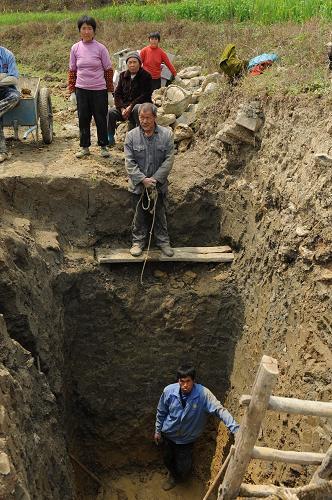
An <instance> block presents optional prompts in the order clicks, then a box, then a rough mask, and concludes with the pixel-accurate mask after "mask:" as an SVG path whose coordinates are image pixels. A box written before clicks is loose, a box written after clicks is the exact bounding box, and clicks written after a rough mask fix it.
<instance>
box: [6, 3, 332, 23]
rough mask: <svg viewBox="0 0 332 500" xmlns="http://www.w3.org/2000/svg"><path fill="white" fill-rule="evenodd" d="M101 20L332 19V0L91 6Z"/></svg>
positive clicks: (59, 17) (51, 17)
mask: <svg viewBox="0 0 332 500" xmlns="http://www.w3.org/2000/svg"><path fill="white" fill-rule="evenodd" d="M89 13H91V15H93V16H94V17H96V18H97V19H98V20H99V21H106V20H110V19H111V20H112V21H117V22H133V21H146V22H161V21H166V20H167V19H170V18H173V19H178V20H180V19H186V20H192V21H206V22H210V23H220V22H223V21H227V20H234V21H236V22H243V21H253V22H255V23H261V24H273V23H277V22H286V21H294V22H304V21H306V20H308V19H311V18H312V17H320V18H322V19H326V20H331V19H332V0H182V1H178V2H172V3H167V4H165V3H148V4H145V5H142V3H141V2H137V3H126V4H121V5H108V6H105V7H101V8H98V9H91V10H89ZM78 15H79V12H77V11H75V12H73V11H57V12H48V11H47V12H4V13H2V14H1V15H0V25H3V26H5V25H13V24H14V25H18V24H22V23H27V22H53V23H54V22H61V21H65V20H66V21H75V20H76V19H77V17H78Z"/></svg>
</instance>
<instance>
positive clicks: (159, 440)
mask: <svg viewBox="0 0 332 500" xmlns="http://www.w3.org/2000/svg"><path fill="white" fill-rule="evenodd" d="M161 441H162V437H161V434H160V433H159V432H156V433H155V435H154V442H155V443H156V445H157V446H158V445H159V444H160V443H161Z"/></svg>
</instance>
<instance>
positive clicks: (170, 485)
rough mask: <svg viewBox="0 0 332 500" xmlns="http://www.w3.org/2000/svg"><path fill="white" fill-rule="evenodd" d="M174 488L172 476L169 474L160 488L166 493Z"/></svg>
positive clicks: (174, 482)
mask: <svg viewBox="0 0 332 500" xmlns="http://www.w3.org/2000/svg"><path fill="white" fill-rule="evenodd" d="M175 486H176V480H175V477H174V476H172V474H171V473H170V472H169V473H168V475H167V478H166V479H165V480H164V481H163V483H162V485H161V487H162V489H163V490H165V491H168V490H171V489H172V488H175Z"/></svg>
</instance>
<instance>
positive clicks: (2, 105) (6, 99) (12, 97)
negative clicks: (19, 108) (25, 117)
mask: <svg viewBox="0 0 332 500" xmlns="http://www.w3.org/2000/svg"><path fill="white" fill-rule="evenodd" d="M19 100H20V93H19V91H18V90H17V89H16V87H14V86H8V87H0V153H6V151H7V147H6V141H5V136H4V133H3V120H2V117H3V115H4V114H5V113H7V111H9V110H10V109H12V108H15V106H16V104H17V103H18V102H19Z"/></svg>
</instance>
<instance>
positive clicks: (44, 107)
mask: <svg viewBox="0 0 332 500" xmlns="http://www.w3.org/2000/svg"><path fill="white" fill-rule="evenodd" d="M18 88H19V90H20V91H21V98H20V101H19V103H18V104H17V106H15V108H13V109H10V110H9V111H7V113H5V114H4V115H3V126H4V127H13V129H14V137H15V139H18V128H19V127H29V128H28V129H27V130H26V132H25V133H24V135H23V139H27V137H28V135H29V134H31V133H32V132H34V131H36V136H37V141H38V140H39V130H40V131H41V135H42V138H43V142H44V143H45V144H51V142H52V140H53V112H52V103H51V95H50V91H49V89H48V88H46V87H42V88H40V78H38V77H33V76H32V77H27V76H22V77H20V78H19V84H18Z"/></svg>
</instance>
